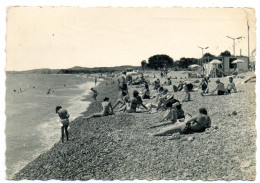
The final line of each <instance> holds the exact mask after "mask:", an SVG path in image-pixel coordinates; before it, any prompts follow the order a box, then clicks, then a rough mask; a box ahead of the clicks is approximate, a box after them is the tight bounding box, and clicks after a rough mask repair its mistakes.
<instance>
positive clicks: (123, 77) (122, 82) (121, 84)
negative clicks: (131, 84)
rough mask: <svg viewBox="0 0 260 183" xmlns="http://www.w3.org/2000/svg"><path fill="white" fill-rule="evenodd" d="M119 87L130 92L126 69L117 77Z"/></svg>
mask: <svg viewBox="0 0 260 183" xmlns="http://www.w3.org/2000/svg"><path fill="white" fill-rule="evenodd" d="M117 81H118V86H119V89H120V90H121V91H122V92H123V91H124V92H126V93H127V94H128V89H127V84H126V71H123V72H122V74H121V75H120V76H119V78H118V79H117Z"/></svg>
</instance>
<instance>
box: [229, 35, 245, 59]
mask: <svg viewBox="0 0 260 183" xmlns="http://www.w3.org/2000/svg"><path fill="white" fill-rule="evenodd" d="M227 38H229V39H232V40H233V54H234V56H236V39H242V36H240V37H237V38H233V37H230V36H227Z"/></svg>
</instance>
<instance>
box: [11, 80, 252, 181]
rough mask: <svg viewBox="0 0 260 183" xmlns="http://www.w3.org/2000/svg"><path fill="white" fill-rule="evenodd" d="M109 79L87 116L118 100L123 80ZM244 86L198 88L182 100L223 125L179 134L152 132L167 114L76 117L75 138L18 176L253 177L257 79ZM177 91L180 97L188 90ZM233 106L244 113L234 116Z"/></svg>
mask: <svg viewBox="0 0 260 183" xmlns="http://www.w3.org/2000/svg"><path fill="white" fill-rule="evenodd" d="M105 81H106V80H104V81H103V82H101V83H100V85H99V86H97V87H96V89H97V91H98V92H99V96H98V101H99V102H97V103H91V104H90V105H89V108H88V111H86V112H84V116H87V115H90V114H92V113H94V112H99V111H101V109H102V106H101V103H100V102H102V99H103V98H104V97H105V96H107V97H109V98H110V101H111V103H112V104H114V102H115V101H116V100H117V98H118V94H119V92H118V89H117V83H115V84H114V86H113V85H112V84H110V83H109V84H108V85H106V82H105ZM213 81H214V79H213ZM237 81H240V79H237ZM213 84H214V82H211V85H213ZM238 87H239V89H242V90H244V92H239V93H232V94H231V95H225V96H211V97H204V98H203V97H201V96H200V94H199V92H192V93H191V96H192V101H191V102H187V103H183V108H184V111H189V112H190V111H191V113H195V112H197V110H198V108H199V107H201V106H202V105H203V106H205V107H206V108H207V109H208V112H209V115H210V116H211V117H212V121H213V122H212V125H213V126H217V127H218V129H217V130H215V129H213V130H211V131H209V132H203V133H195V134H188V135H180V136H179V138H178V139H173V136H165V137H151V136H149V135H148V133H151V132H155V131H158V130H160V129H161V128H156V129H148V128H149V127H150V126H152V125H153V124H154V123H157V122H158V120H159V119H160V118H161V113H154V114H148V113H131V114H129V113H116V114H115V115H111V116H106V117H100V118H93V119H90V120H88V121H86V120H83V119H82V117H79V118H76V119H75V120H74V122H73V123H72V124H71V128H70V133H71V137H72V138H71V141H69V142H67V141H65V142H64V144H62V143H61V142H57V143H56V144H55V145H54V146H53V147H52V148H51V149H50V150H49V151H47V152H46V153H43V154H41V155H40V156H39V157H37V158H36V159H35V160H34V161H32V162H30V163H29V164H27V165H26V166H25V167H24V168H23V169H22V170H20V171H19V172H18V173H17V174H16V175H15V177H14V180H22V179H27V180H50V179H55V180H90V179H95V180H134V179H139V180H144V179H146V180H160V179H164V180H254V179H255V174H256V172H255V152H256V147H255V139H256V132H255V130H256V129H255V108H254V107H255V91H254V87H255V83H247V84H244V85H239V86H238ZM129 88H131V90H130V91H132V89H138V90H140V88H137V87H136V86H131V87H129ZM212 89H213V88H212ZM129 93H131V92H129ZM176 97H177V99H180V100H181V99H182V98H181V97H183V93H182V92H178V93H176ZM212 104H213V105H212ZM241 104H243V105H242V106H241ZM248 105H250V106H248ZM221 106H222V107H221ZM253 106H254V107H253ZM247 107H250V110H248V108H247ZM223 108H224V109H225V110H223ZM233 111H237V113H238V115H237V116H229V114H230V113H232V112H233ZM187 137H191V138H192V139H193V140H191V141H189V140H187ZM245 165H246V167H245Z"/></svg>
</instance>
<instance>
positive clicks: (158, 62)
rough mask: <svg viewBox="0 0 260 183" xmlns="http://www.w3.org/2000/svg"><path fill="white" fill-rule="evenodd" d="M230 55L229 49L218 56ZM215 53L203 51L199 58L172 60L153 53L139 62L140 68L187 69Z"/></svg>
mask: <svg viewBox="0 0 260 183" xmlns="http://www.w3.org/2000/svg"><path fill="white" fill-rule="evenodd" d="M223 56H231V54H230V52H229V51H227V50H226V51H224V52H221V53H220V55H219V57H223ZM215 57H216V56H215V55H212V54H211V53H205V54H204V55H203V57H202V58H201V59H197V58H185V57H182V58H180V60H176V61H174V60H173V59H172V58H171V57H170V56H168V55H165V54H158V55H153V56H151V57H149V58H148V62H147V61H146V60H143V61H142V62H141V66H142V69H155V70H158V69H164V68H173V69H175V70H178V69H187V68H188V67H189V66H190V65H192V64H200V63H201V62H203V63H204V62H207V61H211V60H213V59H214V58H215Z"/></svg>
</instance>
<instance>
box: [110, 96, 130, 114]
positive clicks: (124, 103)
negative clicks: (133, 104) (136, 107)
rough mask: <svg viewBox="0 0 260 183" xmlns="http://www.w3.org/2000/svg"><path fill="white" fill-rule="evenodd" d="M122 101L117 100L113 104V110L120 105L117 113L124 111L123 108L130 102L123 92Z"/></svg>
mask: <svg viewBox="0 0 260 183" xmlns="http://www.w3.org/2000/svg"><path fill="white" fill-rule="evenodd" d="M122 96H123V98H122V100H121V99H118V100H117V101H116V103H115V105H114V106H113V110H114V109H115V108H116V106H117V105H118V104H122V105H121V106H120V107H119V110H118V112H119V111H122V109H124V107H126V105H127V104H128V103H129V102H130V97H129V96H128V95H127V93H126V92H125V91H123V92H122Z"/></svg>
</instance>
